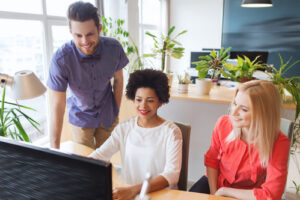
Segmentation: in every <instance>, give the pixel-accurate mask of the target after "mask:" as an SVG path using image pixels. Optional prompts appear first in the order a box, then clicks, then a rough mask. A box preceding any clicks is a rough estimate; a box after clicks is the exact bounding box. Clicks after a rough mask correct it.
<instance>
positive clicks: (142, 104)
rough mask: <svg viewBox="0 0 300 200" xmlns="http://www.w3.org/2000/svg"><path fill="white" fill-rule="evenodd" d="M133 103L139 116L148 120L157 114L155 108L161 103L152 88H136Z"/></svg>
mask: <svg viewBox="0 0 300 200" xmlns="http://www.w3.org/2000/svg"><path fill="white" fill-rule="evenodd" d="M134 105H135V108H136V110H137V111H138V113H139V117H141V118H143V119H147V120H149V119H151V118H153V117H155V116H156V115H157V110H158V108H159V107H160V106H161V105H162V103H161V102H160V101H159V98H158V96H157V95H156V92H155V90H154V89H152V88H138V89H137V91H136V93H135V98H134Z"/></svg>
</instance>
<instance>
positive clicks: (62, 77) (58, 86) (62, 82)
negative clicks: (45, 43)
mask: <svg viewBox="0 0 300 200" xmlns="http://www.w3.org/2000/svg"><path fill="white" fill-rule="evenodd" d="M62 67H63V66H61V65H60V64H59V63H58V53H57V52H56V53H55V54H54V56H53V58H52V60H51V64H50V69H49V76H48V80H47V86H48V87H49V88H50V89H52V90H55V91H59V92H65V91H66V90H67V87H68V76H67V75H66V73H65V72H64V71H63V70H62Z"/></svg>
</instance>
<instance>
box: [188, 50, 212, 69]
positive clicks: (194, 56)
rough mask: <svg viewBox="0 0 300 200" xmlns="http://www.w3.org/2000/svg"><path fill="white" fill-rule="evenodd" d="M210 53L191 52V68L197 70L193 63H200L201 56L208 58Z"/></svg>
mask: <svg viewBox="0 0 300 200" xmlns="http://www.w3.org/2000/svg"><path fill="white" fill-rule="evenodd" d="M209 53H210V52H209V51H191V66H190V67H191V68H196V65H195V64H192V63H193V62H197V61H200V60H201V59H200V58H199V56H207V55H209Z"/></svg>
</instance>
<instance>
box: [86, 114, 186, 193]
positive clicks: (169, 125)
mask: <svg viewBox="0 0 300 200" xmlns="http://www.w3.org/2000/svg"><path fill="white" fill-rule="evenodd" d="M137 119H138V117H133V118H130V119H128V120H125V121H123V122H121V123H120V124H118V126H117V127H116V128H115V129H114V130H113V132H112V134H111V136H110V137H109V138H108V139H107V140H106V142H105V143H104V144H103V145H102V146H101V147H99V148H98V149H96V150H95V151H94V152H93V153H92V154H91V155H90V157H92V158H95V159H99V160H105V161H108V160H109V159H110V158H111V157H112V155H113V154H114V153H116V152H117V151H119V150H120V153H121V162H122V172H121V177H120V178H121V179H122V180H123V181H125V182H126V183H127V184H130V185H133V184H139V183H142V182H143V180H144V178H145V175H146V173H147V172H150V174H151V177H155V176H158V175H161V176H163V177H164V178H165V179H166V180H167V181H168V183H169V187H170V188H173V189H174V188H177V183H178V180H179V174H180V169H181V154H182V135H181V131H180V129H179V128H178V127H177V126H176V125H175V124H174V123H173V122H171V121H168V120H166V121H165V122H163V123H162V124H161V125H159V126H157V127H154V128H142V127H140V126H138V124H137Z"/></svg>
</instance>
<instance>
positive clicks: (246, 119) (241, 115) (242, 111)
mask: <svg viewBox="0 0 300 200" xmlns="http://www.w3.org/2000/svg"><path fill="white" fill-rule="evenodd" d="M251 115H252V110H251V104H250V98H249V96H248V94H246V93H244V92H238V93H237V95H236V97H235V99H234V102H233V104H232V105H231V113H230V119H231V122H232V125H233V127H234V128H246V129H249V128H250V124H251Z"/></svg>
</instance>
